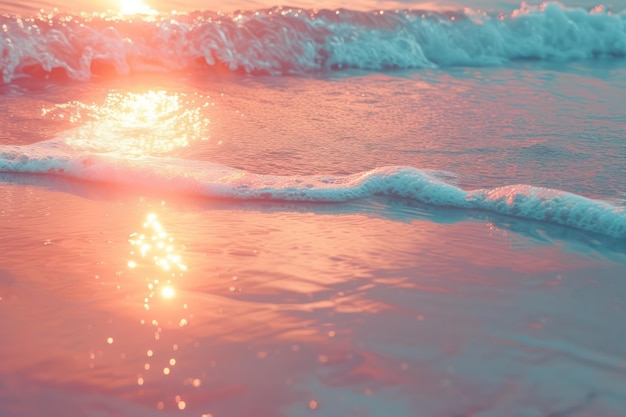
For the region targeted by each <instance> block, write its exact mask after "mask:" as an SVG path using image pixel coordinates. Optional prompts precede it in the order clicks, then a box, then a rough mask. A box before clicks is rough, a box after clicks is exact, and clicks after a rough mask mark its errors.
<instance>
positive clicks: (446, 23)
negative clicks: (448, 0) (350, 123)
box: [0, 3, 626, 83]
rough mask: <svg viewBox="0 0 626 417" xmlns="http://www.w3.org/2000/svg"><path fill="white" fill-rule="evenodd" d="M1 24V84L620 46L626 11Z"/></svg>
mask: <svg viewBox="0 0 626 417" xmlns="http://www.w3.org/2000/svg"><path fill="white" fill-rule="evenodd" d="M0 30H1V31H0V73H1V80H2V82H4V83H10V82H12V81H14V80H16V79H19V78H23V77H42V78H46V77H50V76H52V77H54V76H61V77H69V78H71V79H75V80H82V81H86V80H89V79H91V78H92V77H93V76H94V75H97V76H100V75H103V74H107V75H125V74H129V73H132V72H143V71H176V70H190V69H193V68H205V69H207V68H208V69H213V70H227V71H234V72H241V73H246V74H269V75H293V74H296V75H298V74H310V73H318V72H326V71H336V70H341V69H345V68H358V69H366V70H374V71H378V70H385V69H394V68H395V69H403V68H437V67H447V66H492V65H505V64H506V63H507V62H511V61H515V60H556V61H570V60H582V59H592V58H609V59H621V58H624V56H626V13H624V12H620V13H611V12H610V11H607V10H604V9H603V8H601V7H598V8H594V9H593V10H591V11H588V10H584V9H569V8H565V7H564V6H562V5H560V4H558V3H548V4H544V5H542V6H536V7H529V6H523V7H522V8H521V9H519V10H516V11H514V12H513V13H510V14H507V15H500V14H493V13H492V14H487V13H479V12H473V11H470V10H465V11H461V12H450V13H435V12H428V11H419V10H404V11H376V12H360V11H354V10H347V9H337V10H320V11H312V10H302V9H295V8H282V7H276V8H272V9H264V10H257V11H247V12H241V13H234V14H221V13H217V12H210V11H204V12H193V13H188V14H167V15H164V14H159V15H155V16H143V17H142V16H119V15H114V14H97V15H87V14H79V15H74V14H67V13H56V14H40V15H38V16H36V17H28V18H25V17H19V16H8V15H0Z"/></svg>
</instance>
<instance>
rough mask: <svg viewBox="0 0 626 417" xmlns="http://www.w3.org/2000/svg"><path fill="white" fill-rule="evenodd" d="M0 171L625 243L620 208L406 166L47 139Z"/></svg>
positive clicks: (5, 149) (625, 211)
mask: <svg viewBox="0 0 626 417" xmlns="http://www.w3.org/2000/svg"><path fill="white" fill-rule="evenodd" d="M0 172H5V173H29V174H43V175H60V176H66V177H71V178H75V179H78V180H87V181H95V182H102V183H112V184H119V185H129V186H136V187H142V188H149V189H156V190H159V191H161V192H166V193H185V194H192V195H197V196H205V197H209V198H229V199H239V200H282V201H294V202H296V201H307V202H345V201H350V200H355V199H363V198H371V197H373V196H389V197H399V198H405V199H411V200H415V201H418V202H421V203H424V204H428V205H432V206H441V207H452V208H459V209H470V210H482V211H486V212H491V213H497V214H504V215H509V216H514V217H517V218H522V219H532V220H539V221H544V222H548V223H553V224H558V225H563V226H568V227H572V228H576V229H580V230H584V231H589V232H594V233H598V234H603V235H607V236H611V237H614V238H618V239H626V207H620V206H616V205H613V204H611V203H609V202H605V201H600V200H594V199H591V198H586V197H583V196H580V195H577V194H573V193H569V192H565V191H560V190H554V189H547V188H541V187H534V186H531V185H524V184H521V185H509V186H504V187H498V188H492V189H478V190H470V191H466V190H463V189H461V188H458V187H456V186H454V185H452V184H449V183H447V182H445V180H444V179H442V176H441V175H438V174H437V173H436V172H433V171H428V170H422V169H417V168H413V167H405V166H388V167H380V168H376V169H373V170H370V171H365V172H360V173H355V174H352V175H347V176H322V175H313V176H276V175H262V174H256V173H252V172H247V171H243V170H239V169H235V168H232V167H228V166H224V165H219V164H214V163H210V162H205V161H196V160H186V159H179V158H171V157H158V156H143V157H137V156H135V157H132V156H129V155H123V154H119V153H115V152H105V153H94V152H85V151H81V150H77V149H74V148H72V147H70V146H69V145H67V144H66V143H63V142H58V141H56V142H55V141H50V142H41V143H38V144H34V145H25V146H0Z"/></svg>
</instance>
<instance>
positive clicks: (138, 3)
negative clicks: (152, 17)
mask: <svg viewBox="0 0 626 417" xmlns="http://www.w3.org/2000/svg"><path fill="white" fill-rule="evenodd" d="M120 13H122V14H127V15H133V14H157V11H156V10H154V9H153V8H152V7H150V6H148V5H147V4H146V3H144V2H143V1H142V0H120Z"/></svg>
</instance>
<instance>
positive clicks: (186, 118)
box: [42, 90, 210, 157]
mask: <svg viewBox="0 0 626 417" xmlns="http://www.w3.org/2000/svg"><path fill="white" fill-rule="evenodd" d="M208 98H209V97H205V96H202V95H200V94H190V95H188V94H184V93H169V92H167V91H164V90H157V91H155V90H150V91H147V92H145V93H131V92H127V93H119V92H115V91H113V92H110V93H109V94H108V95H107V96H106V98H105V99H104V102H103V103H102V104H101V105H98V104H86V103H83V102H80V101H72V102H68V103H64V104H57V105H55V106H54V107H52V108H46V109H43V110H42V113H43V115H46V114H48V113H52V115H53V116H55V117H56V118H57V119H59V120H65V121H69V122H70V123H76V124H79V126H78V127H77V128H76V129H74V130H71V131H69V132H66V134H65V143H67V144H68V145H70V146H71V147H73V148H77V149H83V150H88V151H92V152H117V153H120V154H124V155H128V156H134V157H140V156H146V155H154V154H164V153H168V152H172V151H174V150H176V149H180V148H185V147H187V146H189V145H190V144H191V143H192V142H196V141H201V140H207V139H208V126H209V124H210V119H209V118H208V117H206V115H205V109H207V108H208V107H209V106H210V103H209V102H208V101H207V99H208Z"/></svg>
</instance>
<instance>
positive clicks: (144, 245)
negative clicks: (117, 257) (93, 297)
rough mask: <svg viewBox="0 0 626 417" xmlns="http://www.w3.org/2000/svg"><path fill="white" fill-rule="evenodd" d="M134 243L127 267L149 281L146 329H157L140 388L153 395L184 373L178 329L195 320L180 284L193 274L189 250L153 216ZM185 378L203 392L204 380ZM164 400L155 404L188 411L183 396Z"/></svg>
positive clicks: (139, 380)
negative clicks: (188, 262) (184, 253)
mask: <svg viewBox="0 0 626 417" xmlns="http://www.w3.org/2000/svg"><path fill="white" fill-rule="evenodd" d="M129 243H130V245H131V247H132V249H131V251H130V255H131V259H130V260H129V261H128V263H127V266H128V268H129V270H130V271H132V272H133V274H138V276H140V277H143V278H144V279H145V283H146V288H147V292H146V296H145V298H144V299H143V311H144V314H145V316H144V318H143V319H141V324H142V326H148V327H152V330H151V334H152V335H153V336H152V337H151V339H152V340H151V341H150V342H149V343H148V344H147V346H146V347H147V349H146V350H145V351H144V354H145V360H142V361H141V362H140V364H141V368H140V369H139V372H138V373H137V375H136V380H135V382H136V385H137V387H138V389H141V390H143V389H153V388H154V387H155V385H154V384H155V383H156V384H158V385H157V386H162V381H161V379H162V378H172V376H173V375H176V374H177V373H180V372H181V370H179V368H180V366H181V365H180V364H179V362H180V360H179V359H177V358H176V357H175V355H176V354H177V353H178V350H179V344H178V343H179V342H178V341H177V339H178V336H177V333H176V329H182V328H183V327H185V326H186V325H187V324H188V323H189V320H190V319H191V318H192V317H193V315H192V314H190V313H189V310H188V305H187V304H186V303H185V302H184V300H182V299H180V298H182V297H181V296H179V294H178V291H177V286H178V285H177V284H179V283H180V281H179V280H180V279H182V277H183V276H184V273H185V271H187V265H186V264H184V263H183V261H182V257H181V256H180V254H179V251H180V250H182V249H183V248H184V246H181V245H176V243H175V241H174V238H173V237H172V236H171V235H170V234H169V233H168V232H167V231H166V230H165V228H164V227H163V225H162V224H161V222H160V220H159V217H158V215H157V214H156V213H153V212H152V213H148V214H147V215H146V218H145V221H144V223H143V228H142V230H141V231H139V232H135V233H132V234H131V235H130V237H129ZM144 346H145V345H144ZM174 377H175V378H177V377H176V376H174ZM185 378H186V379H185V383H184V385H189V384H193V386H194V387H198V386H200V383H201V381H200V379H199V378H197V377H195V376H193V375H188V374H187V375H185ZM189 381H192V382H189ZM151 387H152V388H151ZM181 389H182V388H181ZM176 390H177V391H178V389H176ZM162 394H163V395H162V396H161V400H159V401H158V402H157V403H156V404H155V406H156V408H157V409H159V410H163V409H167V408H169V407H173V408H177V409H178V410H183V409H185V408H187V407H188V399H184V398H183V397H182V396H181V395H180V391H179V392H178V393H177V392H174V393H172V392H163V393H162ZM174 394H175V395H174Z"/></svg>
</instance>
